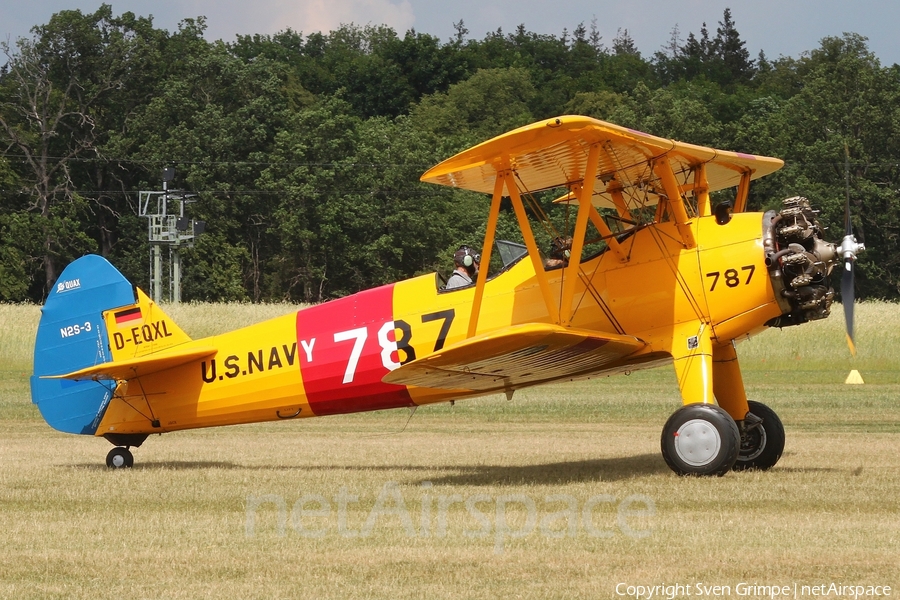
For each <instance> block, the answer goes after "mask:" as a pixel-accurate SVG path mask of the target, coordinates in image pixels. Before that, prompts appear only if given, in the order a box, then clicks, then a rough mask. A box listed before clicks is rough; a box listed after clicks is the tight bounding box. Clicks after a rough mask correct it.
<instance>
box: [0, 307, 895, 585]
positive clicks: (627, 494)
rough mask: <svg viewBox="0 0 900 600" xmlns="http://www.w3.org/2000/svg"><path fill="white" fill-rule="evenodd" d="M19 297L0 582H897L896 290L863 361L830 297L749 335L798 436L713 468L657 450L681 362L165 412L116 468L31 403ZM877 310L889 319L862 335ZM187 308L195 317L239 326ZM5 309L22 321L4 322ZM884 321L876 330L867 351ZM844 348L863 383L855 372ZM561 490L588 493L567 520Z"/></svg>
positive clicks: (760, 384)
mask: <svg viewBox="0 0 900 600" xmlns="http://www.w3.org/2000/svg"><path fill="white" fill-rule="evenodd" d="M184 308H185V309H187V310H191V308H190V307H184ZM167 309H168V310H170V313H171V314H172V315H173V316H176V311H175V310H174V309H172V308H171V307H167ZM7 310H12V311H13V313H10V312H5V311H7ZM15 310H24V311H28V310H36V309H33V308H28V307H14V308H9V309H7V308H6V307H2V306H0V316H2V317H3V321H4V342H3V345H2V346H0V352H2V353H3V354H2V356H3V358H4V365H6V366H5V367H3V369H4V370H0V457H2V461H0V529H2V531H3V534H2V536H0V597H4V598H91V599H94V598H121V597H128V598H158V597H166V598H198V597H241V598H347V597H384V598H388V597H389V598H422V597H435V598H460V597H464V598H497V597H528V598H544V597H547V598H616V597H621V596H617V595H616V585H617V584H618V583H625V584H630V585H659V584H675V583H689V584H691V585H692V586H693V585H694V584H695V583H697V582H703V583H705V584H707V585H712V584H718V585H724V586H731V588H732V589H731V594H730V595H728V596H726V595H722V594H720V595H706V596H701V595H699V594H697V593H696V592H697V590H696V589H695V588H692V590H691V591H692V592H693V593H692V595H691V596H690V597H691V598H696V597H707V598H715V597H723V598H724V597H730V598H734V597H741V598H757V597H767V596H765V595H764V594H749V595H747V594H745V595H740V596H739V595H738V593H737V591H736V589H735V586H736V585H737V584H738V583H740V582H753V583H756V584H760V585H775V584H778V585H792V584H794V583H797V584H799V585H803V584H807V585H816V584H820V583H826V584H827V583H830V582H835V583H838V584H854V585H857V584H860V585H891V586H893V590H894V591H893V592H892V595H896V594H897V593H898V592H897V590H898V589H900V577H898V556H900V520H898V519H897V514H900V435H898V434H900V405H898V402H897V400H896V398H897V397H898V392H900V383H898V382H897V381H896V380H895V378H894V373H895V372H896V371H897V367H898V366H900V357H897V358H892V357H891V350H892V349H893V347H895V345H896V341H897V339H898V337H900V336H898V335H896V334H894V333H893V332H894V331H898V330H900V328H897V327H894V326H893V325H894V324H895V323H896V324H900V323H898V321H900V307H897V306H895V305H886V304H877V305H863V306H862V307H860V310H859V316H858V317H857V319H858V322H860V332H859V335H858V342H859V346H860V356H859V357H858V358H857V359H856V360H855V361H851V360H849V359H845V358H843V356H844V352H843V348H842V345H841V344H842V343H843V339H842V337H841V335H842V334H841V332H840V325H841V324H840V320H839V319H838V318H833V319H830V320H829V321H827V322H825V323H822V324H811V325H807V326H805V327H799V328H795V329H794V330H784V331H783V332H777V331H776V332H768V333H766V334H763V335H761V336H759V337H758V338H755V339H754V340H751V341H749V342H746V343H745V344H743V345H742V346H741V347H740V349H739V351H740V352H741V355H742V356H743V361H742V362H743V364H744V367H745V371H746V383H747V387H748V389H749V392H750V395H751V396H753V397H754V398H756V399H758V400H761V401H763V402H765V403H767V404H769V405H770V406H772V407H773V408H775V409H776V410H777V411H778V412H779V414H780V415H781V416H782V419H783V420H784V422H785V426H786V430H787V436H788V441H787V447H786V451H785V455H784V457H783V458H782V461H781V462H780V463H779V464H778V466H777V467H776V468H775V469H773V470H772V471H770V472H767V473H730V474H728V475H727V476H725V477H723V478H719V479H695V478H678V477H676V476H675V475H673V474H672V473H671V472H670V471H669V470H668V469H667V468H666V466H665V464H664V463H663V461H662V458H661V457H660V456H659V432H660V429H661V427H662V423H663V422H664V420H665V418H666V417H667V416H668V414H670V413H671V412H672V410H674V409H675V408H676V407H677V406H678V402H679V401H678V393H677V387H676V386H675V384H674V377H673V376H672V374H671V372H670V370H668V369H662V370H656V371H649V372H638V373H635V374H633V375H631V376H629V377H624V376H622V377H614V378H609V379H606V378H604V379H599V380H596V381H587V382H579V383H570V384H565V385H556V386H550V387H546V388H540V389H535V390H524V391H521V392H517V393H516V396H515V398H514V400H513V401H512V402H507V401H506V400H505V399H503V398H502V397H489V398H482V399H477V400H472V401H467V402H460V403H457V404H456V405H455V406H454V407H450V406H449V405H439V406H433V407H423V408H421V409H419V410H418V411H417V412H416V413H415V415H414V416H413V417H412V419H411V420H410V421H409V424H408V426H406V428H405V430H404V425H405V424H406V421H407V418H408V413H407V412H406V411H402V410H400V411H384V412H379V413H370V414H361V415H348V416H342V417H329V418H325V419H313V420H306V421H303V422H286V423H278V424H261V425H253V426H245V427H233V428H223V429H211V430H204V431H194V432H184V433H177V434H171V435H167V436H163V437H161V438H151V439H150V440H148V441H147V443H146V444H145V445H144V446H143V447H142V448H140V449H137V450H136V451H135V456H136V466H135V468H134V469H132V470H130V471H125V472H110V471H107V470H106V469H105V468H104V467H102V461H103V457H104V455H105V453H106V451H107V450H108V448H109V446H108V444H106V443H105V442H102V441H100V440H96V439H92V438H87V437H80V436H67V435H63V434H58V433H55V432H53V431H51V430H49V429H48V428H47V427H46V426H45V425H44V424H43V422H42V421H41V420H40V418H39V417H38V416H37V414H36V411H35V410H34V408H33V407H32V406H31V404H30V403H29V400H28V389H27V378H26V373H27V369H28V364H29V363H30V360H29V359H28V357H27V356H26V357H23V356H21V347H22V344H23V343H24V342H22V341H21V340H28V342H27V347H30V343H31V342H30V340H29V336H30V338H31V339H33V330H32V331H31V332H30V334H29V333H27V332H26V333H24V334H19V333H16V331H17V330H18V329H19V326H18V323H19V322H28V319H29V318H30V317H28V316H26V315H18V316H17V315H16V314H14V311H15ZM179 310H181V308H180V307H179ZM217 310H219V307H217ZM229 310H231V309H229ZM234 310H236V311H237V310H239V311H243V310H244V309H243V308H235V309H234ZM273 310H274V309H273ZM288 310H291V308H290V307H288ZM869 311H876V312H875V313H874V314H876V315H877V318H878V320H879V321H880V325H879V328H878V330H877V331H873V332H872V333H870V332H869V331H868V330H867V329H866V326H865V325H863V323H865V322H866V320H867V319H868V318H869V316H868V315H870V314H872V313H870V312H869ZM877 311H882V312H877ZM210 312H211V311H209V310H199V312H198V313H197V314H199V315H200V316H203V315H208V314H209V313H210ZM219 312H220V314H221V311H219ZM11 314H12V317H10V315H11ZM29 314H30V313H29ZM248 314H250V315H252V314H253V311H248V313H242V316H239V318H240V319H248V318H252V316H250V317H248ZM837 316H838V315H835V317H837ZM7 319H10V320H9V321H7ZM176 319H178V320H179V322H182V324H183V325H184V326H185V328H186V330H187V331H189V332H190V333H191V334H192V335H195V336H199V335H204V334H206V333H214V332H215V331H214V330H215V328H216V327H222V328H226V329H227V328H230V327H233V326H234V325H235V323H227V322H224V320H220V319H216V321H215V322H213V323H211V324H204V325H197V324H194V323H192V322H190V321H191V319H192V317H191V316H190V315H189V314H187V313H185V314H183V315H182V314H178V315H177V316H176ZM31 322H36V319H33V320H32V321H31ZM820 326H821V327H822V330H821V331H820V330H819V329H816V328H818V327H820ZM7 327H8V329H9V330H12V331H10V333H14V334H15V335H21V338H20V341H19V342H15V341H13V342H8V341H7V340H6V332H7ZM23 328H24V327H23ZM198 332H200V333H198ZM788 336H790V337H788ZM870 336H880V337H876V338H875V339H877V340H878V341H877V343H878V344H879V345H882V346H885V347H879V348H877V349H874V348H873V349H872V350H870V351H866V350H865V349H866V348H867V346H868V345H869V343H870V342H869V341H868V340H871V339H873V337H870ZM17 344H18V346H19V348H20V350H19V351H18V353H17V352H16V351H15V348H16V345H17ZM864 352H871V354H867V353H864ZM7 353H8V354H7ZM798 355H799V356H802V357H803V360H797V359H796V356H798ZM791 360H793V361H794V362H789V361H791ZM867 361H871V362H867ZM784 364H787V365H790V366H788V367H783V366H782V365H784ZM867 364H868V365H874V366H878V367H879V368H878V369H873V370H872V371H871V373H870V372H869V371H867V370H866V368H865V367H864V366H861V365H867ZM10 365H12V366H10ZM22 365H25V366H24V367H23V366H22ZM852 367H855V368H860V369H861V370H862V371H863V376H864V377H866V380H867V385H865V386H844V385H843V384H842V383H841V382H842V381H843V378H844V377H845V376H846V372H847V371H848V370H849V369H850V368H852ZM873 380H874V381H873ZM393 484H396V487H392V486H393ZM342 490H343V492H342ZM342 493H345V494H351V495H357V496H358V497H359V498H358V501H357V502H348V504H347V511H346V521H345V522H343V526H345V528H346V529H347V530H352V531H356V532H358V533H359V534H360V535H357V536H355V537H348V536H346V535H342V533H341V529H340V528H341V527H342V522H341V521H339V519H338V515H337V502H336V500H335V497H336V496H339V495H340V494H342ZM379 494H381V495H382V502H381V504H380V507H381V510H380V511H378V512H377V513H376V516H377V517H378V518H376V519H374V523H373V524H372V525H373V527H371V530H370V531H368V534H367V535H362V533H363V532H364V528H365V526H366V521H367V519H368V518H370V517H371V515H372V514H373V509H375V507H376V502H377V498H378V497H379ZM310 495H318V496H321V497H323V498H324V499H325V500H326V501H327V502H328V503H329V505H330V507H331V509H332V510H331V512H330V513H329V514H328V515H326V516H318V517H316V516H311V515H308V514H307V515H305V516H304V515H302V514H299V513H298V516H300V517H301V520H300V525H301V526H303V527H306V528H307V529H306V530H304V529H301V528H299V527H297V526H295V523H294V522H293V521H292V519H291V512H292V509H294V508H295V506H297V502H298V501H299V500H300V499H301V498H303V497H304V496H307V500H309V499H310V498H311V497H312V496H310ZM453 495H458V496H459V497H460V498H461V499H463V500H466V499H469V501H470V502H471V503H472V508H471V509H470V508H467V507H466V505H465V504H464V503H461V502H456V503H452V504H450V506H449V507H448V508H446V509H445V510H444V513H443V514H444V515H445V517H446V519H445V525H444V530H443V534H442V535H441V534H439V532H438V525H439V520H440V519H441V517H440V510H439V509H438V505H439V503H440V502H441V501H442V500H441V498H443V501H444V502H445V503H446V502H447V501H450V500H453V499H454V498H453ZM479 495H481V496H480V497H479ZM553 495H557V496H560V495H561V496H563V497H564V498H565V499H564V500H560V499H558V498H557V499H556V500H554V499H553V498H550V499H548V496H553ZM264 497H268V498H269V499H270V500H276V499H281V500H283V501H284V507H285V512H284V514H285V516H286V522H285V526H284V529H283V533H284V535H280V530H279V519H278V516H279V510H278V509H277V508H276V504H275V503H273V502H268V503H265V502H264V503H262V504H261V505H259V506H258V507H257V508H256V509H255V510H254V509H253V507H254V506H256V501H255V500H254V499H260V498H264ZM398 498H400V499H402V501H403V503H404V506H405V508H406V510H407V511H408V514H409V523H406V522H404V519H403V518H402V511H399V509H398V506H399V505H398V503H397V499H398ZM504 498H505V499H504ZM629 498H630V499H631V500H633V501H634V502H635V503H634V504H631V505H628V504H627V503H625V505H624V509H623V508H622V507H623V501H625V500H627V499H629ZM528 501H530V502H533V503H534V506H535V511H534V513H532V514H534V516H535V518H536V521H535V524H534V527H533V528H531V529H529V523H528V521H527V518H528V511H527V510H526V509H525V506H526V505H524V504H522V502H528ZM504 502H505V503H506V504H505V505H506V506H507V510H506V512H505V514H504V515H502V516H503V518H502V519H501V518H500V516H498V513H497V506H498V503H499V504H503V503H504ZM568 502H571V503H573V506H574V507H575V508H576V509H577V510H578V511H579V512H578V514H577V518H576V519H574V520H573V521H571V522H570V521H569V520H568V515H567V514H566V513H565V512H564V511H565V510H566V509H567V507H568V504H567V503H568ZM648 502H649V503H650V505H648V504H647V503H648ZM586 505H589V508H590V510H589V514H590V515H591V517H592V518H591V520H590V521H589V522H588V526H585V523H584V521H583V520H582V519H581V511H583V509H584V507H585V506H586ZM648 506H649V507H650V508H652V510H650V509H649V508H648ZM304 507H305V508H307V509H313V508H316V505H315V503H312V504H310V503H309V502H308V503H307V504H303V503H302V502H301V504H300V508H304ZM248 509H249V510H248ZM642 509H647V510H646V513H647V514H637V513H640V511H641V510H642ZM298 510H299V509H298ZM619 510H622V511H623V512H622V513H621V515H620V514H619V512H618V511H619ZM392 511H393V513H395V514H389V513H391V512H392ZM478 511H481V512H478ZM398 512H400V513H401V514H399V515H398V514H396V513H398ZM248 513H249V514H250V516H254V515H255V521H254V527H253V530H252V534H251V535H248V530H247V519H248ZM423 514H425V516H426V518H425V519H424V521H423V517H422V516H423ZM479 515H481V516H482V518H483V519H484V520H483V521H480V520H479ZM620 516H621V519H622V520H621V521H620ZM623 523H624V525H623ZM504 524H508V526H509V528H510V529H511V530H512V531H511V532H510V533H509V534H508V535H507V534H503V532H502V526H503V525H504ZM542 524H543V528H542ZM573 524H574V527H573V530H571V531H570V530H569V529H567V526H571V525H573ZM408 525H409V526H411V527H412V534H413V535H412V536H409V535H407V533H408V531H407V526H408ZM498 525H499V526H500V527H498ZM309 530H313V531H321V532H322V533H323V535H322V537H309V536H307V535H304V531H309ZM498 531H500V534H498ZM516 531H520V532H522V534H523V535H522V537H513V536H514V535H515V532H516ZM629 532H632V533H634V532H637V533H646V534H647V535H645V536H644V537H639V536H635V535H629ZM483 533H486V535H481V534H483ZM596 534H600V535H596ZM662 597H666V596H662ZM676 597H687V596H686V595H683V594H682V595H678V596H676ZM832 597H834V596H832ZM845 597H847V596H845Z"/></svg>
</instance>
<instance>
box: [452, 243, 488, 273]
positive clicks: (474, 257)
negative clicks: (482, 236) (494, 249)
mask: <svg viewBox="0 0 900 600" xmlns="http://www.w3.org/2000/svg"><path fill="white" fill-rule="evenodd" d="M453 262H455V263H456V264H458V265H460V266H463V267H465V268H467V269H470V268H472V266H473V265H474V264H475V263H479V262H481V255H480V254H477V253H476V252H475V251H474V250H472V249H471V248H469V247H468V246H465V245H463V246H460V247H459V249H457V251H456V253H455V254H454V255H453Z"/></svg>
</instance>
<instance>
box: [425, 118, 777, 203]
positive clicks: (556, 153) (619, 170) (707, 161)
mask: <svg viewBox="0 0 900 600" xmlns="http://www.w3.org/2000/svg"><path fill="white" fill-rule="evenodd" d="M598 143H599V144H600V145H601V148H602V149H601V152H600V159H599V164H598V168H597V178H596V179H595V180H594V182H593V192H594V193H593V197H592V199H593V204H594V205H595V206H598V207H601V206H602V207H608V208H615V206H616V204H615V199H614V198H613V195H614V194H619V193H621V194H622V195H623V196H624V198H625V200H626V202H628V204H629V205H631V206H634V205H640V206H652V205H655V204H656V203H657V202H658V199H659V195H660V194H662V193H664V192H663V191H662V190H663V186H662V185H661V183H660V182H659V178H658V176H657V174H656V173H655V172H654V169H653V162H654V161H657V160H660V159H662V158H665V160H667V161H668V162H669V164H670V166H671V167H672V171H673V172H674V174H675V177H676V179H677V180H678V182H679V183H680V185H681V191H682V193H685V194H691V193H699V192H700V191H704V192H705V191H709V192H712V191H716V190H720V189H725V188H729V187H734V186H736V185H738V184H739V183H740V182H741V178H742V177H743V176H745V174H747V175H749V177H750V179H756V178H759V177H762V176H764V175H768V174H769V173H772V172H774V171H776V170H778V169H780V168H781V167H782V166H783V165H784V161H782V160H780V159H777V158H770V157H766V156H755V155H752V154H741V153H737V152H729V151H726V150H716V149H713V148H706V147H703V146H695V145H693V144H687V143H684V142H677V141H674V140H669V139H665V138H660V137H656V136H653V135H649V134H646V133H642V132H640V131H635V130H633V129H626V128H624V127H619V126H618V125H613V124H611V123H605V122H603V121H598V120H596V119H592V118H590V117H581V116H563V117H558V118H555V119H550V120H548V121H541V122H538V123H533V124H531V125H527V126H525V127H520V128H519V129H515V130H513V131H510V132H508V133H505V134H503V135H500V136H498V137H495V138H493V139H491V140H488V141H486V142H484V143H481V144H478V145H477V146H474V147H472V148H470V149H468V150H466V151H464V152H461V153H460V154H457V155H456V156H453V157H451V158H449V159H447V160H445V161H444V162H442V163H440V164H438V165H437V166H435V167H433V168H431V169H429V170H428V171H427V172H426V173H425V174H424V175H422V181H428V182H431V183H437V184H441V185H449V186H453V187H459V188H464V189H468V190H474V191H479V192H484V193H488V194H490V193H491V192H492V191H493V189H494V181H495V179H496V177H497V172H498V171H501V170H504V169H511V170H512V171H514V172H515V174H516V177H517V179H518V180H519V181H520V182H521V184H522V186H524V188H525V189H527V190H529V191H532V192H535V191H539V190H546V189H552V188H557V187H564V186H568V187H571V186H573V185H575V184H578V183H580V182H581V179H582V177H583V174H584V173H585V163H586V162H587V159H588V153H589V150H590V147H591V146H593V145H594V144H598ZM701 165H703V166H704V167H705V168H704V169H703V171H704V176H705V181H703V179H704V178H703V177H697V174H698V173H700V168H699V167H700V166H701Z"/></svg>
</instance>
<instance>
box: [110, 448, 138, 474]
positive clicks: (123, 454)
mask: <svg viewBox="0 0 900 600" xmlns="http://www.w3.org/2000/svg"><path fill="white" fill-rule="evenodd" d="M106 466H107V467H109V468H110V469H130V468H131V467H133V466H134V456H133V455H132V454H131V450H129V449H128V448H122V447H120V446H117V447H115V448H113V449H112V450H110V451H109V454H107V455H106Z"/></svg>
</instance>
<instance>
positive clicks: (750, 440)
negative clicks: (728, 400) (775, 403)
mask: <svg viewBox="0 0 900 600" xmlns="http://www.w3.org/2000/svg"><path fill="white" fill-rule="evenodd" d="M747 404H748V405H750V413H751V414H752V415H754V416H755V417H759V418H760V419H762V422H760V423H750V422H745V430H744V434H743V435H742V436H741V451H740V452H739V453H738V457H737V461H735V463H734V470H735V471H747V470H749V469H759V470H760V471H765V470H767V469H771V468H772V467H774V466H775V463H777V462H778V459H780V458H781V453H782V452H784V425H782V424H781V419H779V418H778V415H776V414H775V411H774V410H772V409H771V408H769V407H768V406H766V405H765V404H762V403H761V402H754V401H753V400H750V401H748V402H747Z"/></svg>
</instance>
